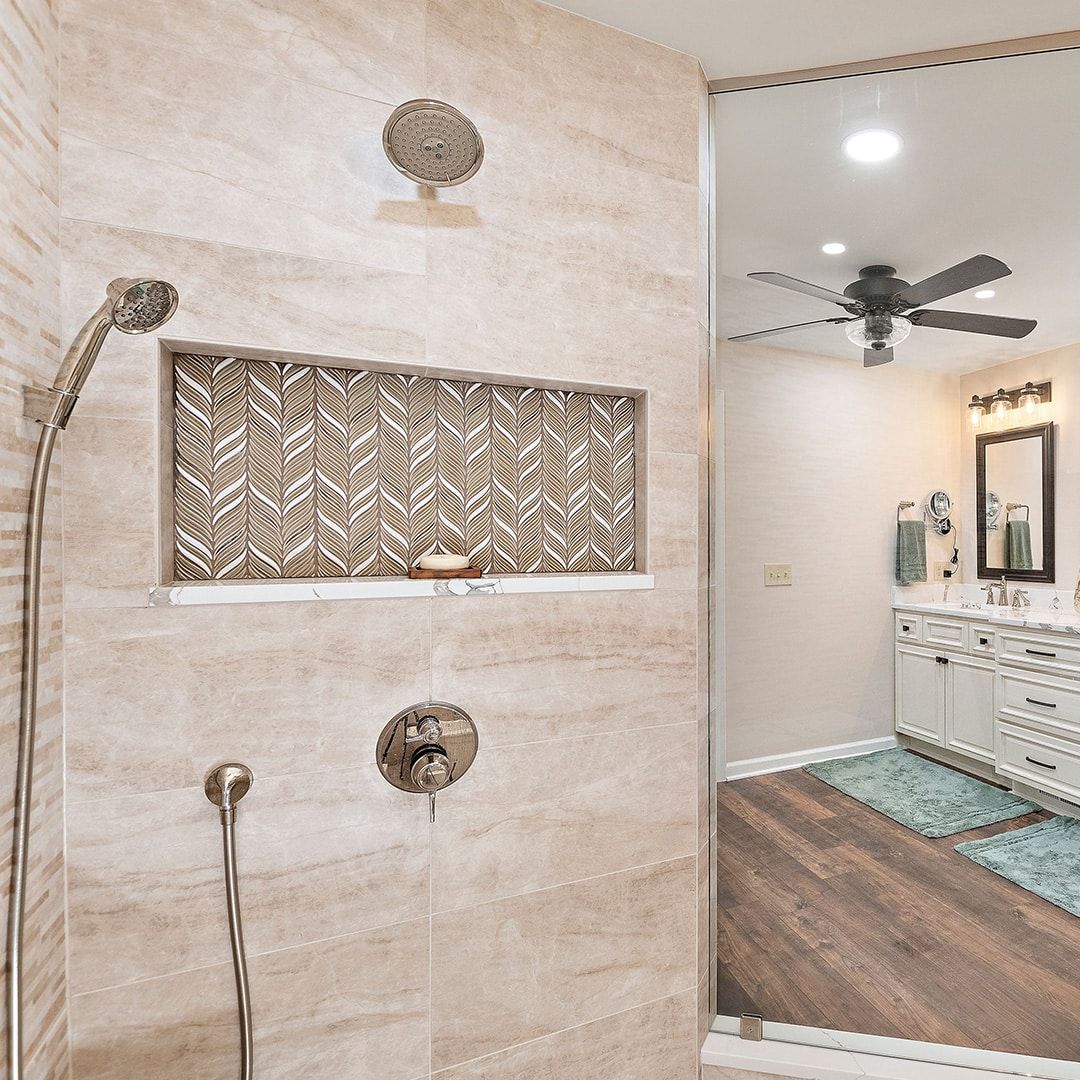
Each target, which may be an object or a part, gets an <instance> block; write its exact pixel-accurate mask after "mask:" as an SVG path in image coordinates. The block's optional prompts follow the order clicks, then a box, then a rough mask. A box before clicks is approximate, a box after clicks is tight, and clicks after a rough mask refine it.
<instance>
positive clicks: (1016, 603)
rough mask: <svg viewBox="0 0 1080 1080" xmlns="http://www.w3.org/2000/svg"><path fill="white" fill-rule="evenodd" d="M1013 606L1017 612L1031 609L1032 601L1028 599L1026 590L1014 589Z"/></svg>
mask: <svg viewBox="0 0 1080 1080" xmlns="http://www.w3.org/2000/svg"><path fill="white" fill-rule="evenodd" d="M1012 606H1013V609H1014V610H1016V611H1019V610H1020V609H1021V608H1029V607H1031V600H1030V599H1029V598H1028V594H1027V590H1026V589H1013V598H1012Z"/></svg>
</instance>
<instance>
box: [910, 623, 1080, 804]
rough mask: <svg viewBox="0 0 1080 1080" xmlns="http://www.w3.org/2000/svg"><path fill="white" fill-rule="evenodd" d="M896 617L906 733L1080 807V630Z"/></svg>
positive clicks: (1002, 777)
mask: <svg viewBox="0 0 1080 1080" xmlns="http://www.w3.org/2000/svg"><path fill="white" fill-rule="evenodd" d="M894 614H895V621H896V645H895V649H896V730H897V732H899V733H900V734H902V735H907V736H909V737H911V738H912V739H916V740H918V741H919V742H920V743H924V744H926V745H927V749H928V750H930V748H931V747H935V746H936V747H940V748H942V749H944V750H948V751H951V752H952V754H955V755H960V757H961V758H967V759H969V760H971V761H972V762H973V763H975V762H979V763H982V766H983V768H982V770H980V771H982V773H983V775H994V776H996V778H997V779H998V780H999V781H1000V782H1002V783H1008V782H1010V781H1014V782H1016V783H1019V784H1021V785H1024V786H1025V787H1026V788H1028V789H1036V790H1038V791H1042V792H1044V793H1046V794H1048V795H1053V796H1056V797H1057V798H1059V799H1064V800H1066V801H1067V802H1069V803H1076V804H1080V633H1076V632H1067V631H1066V630H1064V629H1062V630H1055V629H1047V628H1046V627H1039V626H1032V625H1027V626H1025V625H1022V624H1017V625H1005V623H1006V622H1007V620H1002V619H998V620H997V622H996V623H994V624H991V623H990V622H988V621H987V618H986V615H985V614H983V613H982V612H978V613H974V614H972V615H971V616H969V617H962V616H956V617H954V616H951V615H941V614H939V613H937V612H931V611H921V612H920V611H918V610H907V609H903V608H901V609H898V610H897V611H895V613H894ZM947 760H950V761H953V760H954V759H953V758H947ZM987 765H990V766H992V767H993V772H992V773H989V772H987V771H986V768H985V767H986V766H987Z"/></svg>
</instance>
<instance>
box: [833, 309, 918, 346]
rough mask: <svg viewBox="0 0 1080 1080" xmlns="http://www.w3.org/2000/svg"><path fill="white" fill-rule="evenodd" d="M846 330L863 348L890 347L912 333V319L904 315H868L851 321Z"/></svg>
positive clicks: (850, 338)
mask: <svg viewBox="0 0 1080 1080" xmlns="http://www.w3.org/2000/svg"><path fill="white" fill-rule="evenodd" d="M844 331H845V333H846V334H847V336H848V340H849V341H852V342H854V343H855V344H856V345H859V346H860V347H861V348H864V349H874V348H877V349H890V348H892V346H893V345H899V344H900V342H901V341H903V340H904V339H905V338H906V337H907V336H908V334H910V333H911V321H910V320H909V319H905V318H904V316H903V315H867V316H866V317H865V318H862V319H855V320H854V321H853V322H849V323H848V324H847V326H846V327H845V328H844ZM876 343H877V344H876Z"/></svg>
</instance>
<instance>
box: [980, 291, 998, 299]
mask: <svg viewBox="0 0 1080 1080" xmlns="http://www.w3.org/2000/svg"><path fill="white" fill-rule="evenodd" d="M991 296H997V293H996V292H994V290H993V289H980V290H979V291H978V292H977V293H976V294H975V299H976V300H989V299H990V297H991Z"/></svg>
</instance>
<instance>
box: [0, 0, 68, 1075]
mask: <svg viewBox="0 0 1080 1080" xmlns="http://www.w3.org/2000/svg"><path fill="white" fill-rule="evenodd" d="M0 44H2V47H0V102H2V104H0V192H2V194H3V197H2V198H0V448H2V463H0V486H2V495H0V571H2V572H0V600H2V610H3V618H2V622H0V641H2V648H0V655H2V659H0V683H2V688H3V690H2V694H3V696H2V703H0V732H2V733H3V734H2V736H0V776H2V780H0V783H2V785H3V786H2V789H0V790H2V794H0V835H2V840H0V843H2V845H3V847H2V851H3V867H2V868H0V892H2V894H3V905H4V910H5V912H6V911H7V904H8V888H9V882H10V873H11V858H10V852H11V835H12V811H13V807H14V798H13V796H14V782H15V763H16V757H17V752H18V731H19V709H20V672H21V658H22V648H21V642H22V601H23V549H24V545H25V541H26V506H27V497H28V493H29V487H30V476H31V471H32V468H33V461H34V451H35V449H36V446H37V434H38V427H37V425H36V424H34V423H33V422H31V421H28V420H24V419H23V416H22V408H23V402H22V390H23V387H24V386H25V385H27V384H30V383H35V384H38V385H42V384H46V383H47V382H51V381H52V379H53V377H54V376H55V374H56V369H57V365H58V364H59V362H60V351H59V333H60V319H59V315H58V307H59V293H60V285H59V277H60V257H59V236H58V232H59V206H58V191H57V187H58V183H59V172H58V155H57V145H56V144H57V128H58V120H57V79H58V71H59V58H58V50H59V31H58V26H57V12H56V6H55V5H54V4H53V3H50V2H49V0H17V2H10V3H5V4H3V5H2V6H0ZM51 484H52V490H53V494H54V498H53V502H52V505H51V507H50V512H49V514H48V520H47V524H46V533H45V547H44V555H43V566H44V573H45V577H44V585H43V590H42V600H43V608H42V647H41V661H42V663H41V681H40V691H39V718H38V733H37V740H36V744H37V747H36V748H37V758H36V767H35V770H34V788H33V793H34V803H33V816H32V818H31V834H30V862H29V875H28V881H27V900H26V912H27V914H26V939H25V949H24V953H23V970H24V976H23V977H24V985H25V994H24V1002H25V1007H26V1013H25V1018H24V1047H25V1054H26V1075H27V1077H29V1078H38V1077H48V1078H50V1080H53V1078H59V1077H64V1076H67V1075H68V1045H67V1015H66V1001H65V996H66V988H65V975H64V966H65V940H64V936H65V927H64V821H63V800H64V782H63V732H62V726H61V700H62V683H63V662H62V652H61V644H62V643H61V636H60V635H61V628H62V612H61V591H60V590H61V580H60V565H61V551H60V464H59V455H57V457H56V459H55V463H54V466H53V470H52V476H51ZM2 1022H3V1021H2V1020H0V1024H2Z"/></svg>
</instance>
